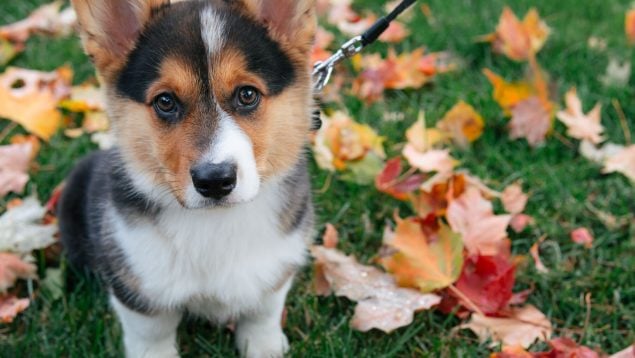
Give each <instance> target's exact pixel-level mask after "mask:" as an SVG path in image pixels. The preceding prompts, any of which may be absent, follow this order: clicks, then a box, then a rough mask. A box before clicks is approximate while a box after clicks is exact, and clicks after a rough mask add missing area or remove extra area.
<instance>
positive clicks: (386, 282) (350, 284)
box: [311, 246, 441, 333]
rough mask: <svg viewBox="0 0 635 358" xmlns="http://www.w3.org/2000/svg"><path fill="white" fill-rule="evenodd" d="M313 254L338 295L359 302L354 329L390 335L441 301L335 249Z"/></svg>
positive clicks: (318, 249)
mask: <svg viewBox="0 0 635 358" xmlns="http://www.w3.org/2000/svg"><path fill="white" fill-rule="evenodd" d="M311 253H312V255H313V257H314V258H315V261H316V263H317V264H320V265H321V267H322V270H323V274H324V279H325V280H326V282H327V283H328V284H329V285H330V287H331V288H332V290H333V291H334V292H335V294H336V295H337V296H344V297H347V298H348V299H350V300H353V301H356V302H358V304H357V306H356V307H355V314H354V315H353V318H352V319H351V325H352V327H353V328H355V329H357V330H360V331H363V332H365V331H368V330H371V329H373V328H377V329H380V330H382V331H384V332H386V333H389V332H391V331H393V330H395V329H397V328H399V327H403V326H407V325H409V324H410V323H412V320H413V315H414V312H416V311H420V310H424V309H429V308H431V307H432V306H434V305H436V304H438V303H439V301H440V299H441V298H440V297H439V296H437V295H433V294H423V293H420V292H418V291H416V290H413V289H408V288H402V287H398V286H397V284H396V283H395V279H394V278H393V277H392V276H391V275H389V274H387V273H384V272H381V271H380V270H379V269H377V268H375V267H372V266H366V265H362V264H360V263H358V262H357V260H356V259H355V258H354V257H352V256H346V255H344V254H343V253H341V252H340V251H338V250H336V249H333V248H326V247H323V246H313V247H312V248H311Z"/></svg>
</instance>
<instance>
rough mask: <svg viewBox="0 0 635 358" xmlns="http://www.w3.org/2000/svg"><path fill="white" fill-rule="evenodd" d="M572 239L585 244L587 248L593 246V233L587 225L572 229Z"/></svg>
mask: <svg viewBox="0 0 635 358" xmlns="http://www.w3.org/2000/svg"><path fill="white" fill-rule="evenodd" d="M571 241H573V242H575V243H576V244H580V245H584V247H586V248H587V249H590V248H592V247H593V235H591V233H590V232H589V229H587V228H585V227H581V228H577V229H575V230H573V231H571Z"/></svg>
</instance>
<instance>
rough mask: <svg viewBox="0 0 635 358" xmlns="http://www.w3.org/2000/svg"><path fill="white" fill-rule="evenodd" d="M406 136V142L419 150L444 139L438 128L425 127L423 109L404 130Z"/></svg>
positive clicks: (421, 150) (425, 149)
mask: <svg viewBox="0 0 635 358" xmlns="http://www.w3.org/2000/svg"><path fill="white" fill-rule="evenodd" d="M406 138H407V140H408V144H410V145H411V146H412V147H413V148H414V149H416V150H417V151H419V152H425V151H427V150H429V149H432V148H433V147H435V146H436V145H437V144H441V143H444V141H445V140H446V136H445V135H444V134H443V133H441V131H439V130H438V129H436V128H427V127H426V116H425V112H423V111H419V114H418V116H417V121H416V122H415V123H413V125H412V126H410V128H408V129H407V130H406Z"/></svg>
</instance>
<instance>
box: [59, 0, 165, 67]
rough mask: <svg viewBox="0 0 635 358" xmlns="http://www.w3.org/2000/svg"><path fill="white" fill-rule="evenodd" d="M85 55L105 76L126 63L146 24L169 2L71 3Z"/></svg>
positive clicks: (96, 0) (78, 0)
mask: <svg viewBox="0 0 635 358" xmlns="http://www.w3.org/2000/svg"><path fill="white" fill-rule="evenodd" d="M71 2H72V4H73V7H74V8H75V11H76V12H77V18H78V20H79V26H80V33H81V38H82V43H83V44H84V49H85V50H86V53H87V54H88V55H89V56H90V58H91V59H92V60H93V62H94V63H95V67H97V70H98V71H99V72H100V74H101V75H102V76H105V77H110V76H111V75H113V74H114V73H115V72H116V71H117V70H119V69H120V68H121V66H123V64H124V63H125V60H126V57H127V55H128V54H129V53H130V51H132V49H133V48H134V46H135V43H136V42H137V40H138V38H139V35H140V34H141V31H143V28H144V26H145V25H146V23H147V22H148V21H149V20H150V19H151V18H152V16H153V14H155V13H156V12H157V11H158V10H159V9H161V8H163V7H165V6H169V4H170V1H169V0H72V1H71Z"/></svg>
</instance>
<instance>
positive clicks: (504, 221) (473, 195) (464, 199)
mask: <svg viewBox="0 0 635 358" xmlns="http://www.w3.org/2000/svg"><path fill="white" fill-rule="evenodd" d="M446 217H447V219H448V223H449V224H450V227H451V228H452V230H453V231H454V232H457V233H459V234H461V236H462V239H463V243H464V244H465V248H466V249H467V251H468V253H469V254H470V255H474V254H478V255H483V256H496V255H497V254H498V253H499V250H500V248H501V245H502V244H503V242H504V240H505V239H506V238H507V226H509V223H510V221H511V219H512V216H511V215H494V210H493V208H492V203H491V202H489V201H488V200H486V199H485V198H483V196H482V195H481V192H480V191H479V190H478V189H476V188H474V187H468V188H467V190H466V191H465V193H463V195H461V196H460V197H459V198H457V199H456V200H453V201H452V202H451V203H450V205H449V206H448V210H447V213H446Z"/></svg>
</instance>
